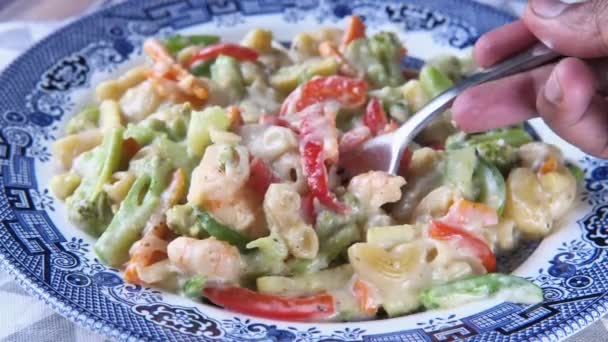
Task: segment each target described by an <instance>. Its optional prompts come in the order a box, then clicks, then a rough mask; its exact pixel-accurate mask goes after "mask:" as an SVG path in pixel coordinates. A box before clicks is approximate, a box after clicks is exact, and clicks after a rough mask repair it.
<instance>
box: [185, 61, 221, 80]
mask: <svg viewBox="0 0 608 342" xmlns="http://www.w3.org/2000/svg"><path fill="white" fill-rule="evenodd" d="M213 62H215V59H209V60H206V61H202V62H200V63H197V64H196V66H195V67H193V68H192V69H190V72H191V73H192V75H194V76H198V77H207V78H209V77H211V66H212V65H213Z"/></svg>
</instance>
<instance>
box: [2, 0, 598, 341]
mask: <svg viewBox="0 0 608 342" xmlns="http://www.w3.org/2000/svg"><path fill="white" fill-rule="evenodd" d="M352 13H356V14H359V15H361V16H363V17H364V19H365V20H366V22H367V24H368V26H369V27H370V28H371V29H372V30H380V29H391V30H394V31H398V32H401V33H402V38H403V39H404V40H405V42H406V45H407V47H408V49H409V51H410V54H411V55H412V56H413V57H415V58H410V59H409V60H408V61H406V62H407V63H410V64H411V65H414V66H416V65H419V64H420V61H421V60H424V59H425V58H428V57H430V56H433V55H435V54H437V53H440V52H451V53H465V51H466V50H467V49H469V48H470V47H471V45H472V44H473V42H474V41H475V39H476V38H477V37H479V35H480V34H482V33H484V32H485V31H487V30H489V29H491V28H493V27H496V26H499V25H501V24H504V23H506V22H508V21H510V20H511V19H512V18H511V17H510V16H508V15H506V14H503V13H500V12H497V11H495V10H493V9H490V8H488V7H484V6H482V5H479V4H476V3H474V2H472V1H468V0H409V1H390V2H389V1H371V0H368V1H359V0H325V1H323V0H208V1H205V0H159V1H149V0H138V1H132V2H128V3H125V4H122V5H118V6H115V7H110V8H108V9H106V10H103V11H102V12H99V13H96V14H94V15H92V16H89V17H86V18H84V19H82V20H79V21H78V22H75V23H74V24H72V25H70V26H68V27H66V28H64V29H62V30H60V31H59V32H57V33H56V34H54V35H52V36H51V37H49V38H48V39H45V40H44V41H42V42H41V43H39V44H37V45H36V46H35V47H34V48H33V49H31V50H30V51H28V52H27V53H26V54H24V55H23V56H22V57H21V58H19V59H18V60H17V61H16V62H15V63H13V64H12V65H11V66H10V67H8V69H6V70H5V72H4V73H2V74H1V75H0V85H1V86H0V264H1V265H2V266H3V267H4V268H5V269H7V270H8V271H9V272H10V273H11V274H12V275H13V276H14V277H15V278H17V279H18V280H19V282H20V283H21V284H22V285H23V286H24V287H25V288H27V289H28V290H29V291H30V292H31V293H32V294H34V295H36V296H37V297H38V298H40V299H42V300H44V301H45V302H47V303H48V304H49V305H51V306H52V307H53V308H54V309H56V310H57V311H59V312H60V313H62V314H63V315H65V316H66V317H68V318H70V319H71V320H73V321H75V322H78V323H80V324H82V325H85V326H87V327H89V328H91V329H94V330H96V331H100V332H102V333H104V334H107V335H108V336H111V337H114V338H119V339H129V340H140V339H141V340H160V341H166V340H177V339H179V340H184V341H186V340H220V341H369V342H371V341H444V340H454V339H459V338H465V337H470V338H471V339H472V340H473V341H498V340H501V341H502V340H556V339H561V338H564V337H565V336H568V335H571V334H573V333H574V332H576V331H578V330H580V329H582V328H583V327H585V326H587V325H589V324H591V323H592V322H593V321H595V320H597V319H599V318H600V317H601V316H602V315H603V314H604V313H605V312H606V308H607V307H608V301H607V299H606V294H607V293H606V292H607V290H608V267H607V266H608V263H607V253H606V248H607V247H608V198H607V197H608V163H606V162H602V161H599V160H595V159H592V158H589V157H587V156H585V155H584V154H582V153H581V152H579V151H578V150H576V149H574V148H572V147H570V146H568V145H567V144H565V143H564V142H563V141H561V140H559V138H557V137H556V136H555V135H553V134H552V133H551V131H549V130H548V129H547V128H546V127H545V126H544V125H543V124H542V123H540V122H534V123H532V126H533V127H534V128H535V129H536V132H537V133H538V134H539V136H540V137H541V138H542V139H544V140H547V141H550V142H554V143H556V144H559V145H560V146H562V148H563V149H564V150H565V152H566V155H567V156H568V159H570V160H571V161H578V162H579V163H580V165H581V166H582V167H583V168H584V169H585V174H586V177H585V183H584V186H583V189H582V191H581V192H580V195H579V201H578V205H577V208H576V209H575V210H573V211H572V213H571V214H570V215H569V217H567V218H566V219H564V220H563V222H562V223H561V224H560V225H559V228H558V229H556V231H555V232H554V233H553V234H552V235H551V236H549V237H548V238H546V239H544V241H542V242H541V243H540V244H530V245H529V246H527V247H528V248H522V249H521V250H528V251H529V252H530V253H524V254H522V255H518V256H519V257H517V256H516V257H511V258H509V259H508V260H509V261H510V263H503V264H505V265H507V266H508V265H509V264H510V265H512V266H513V269H514V272H515V273H516V274H518V275H521V276H525V277H528V278H530V279H532V280H534V281H535V282H536V283H538V284H539V285H541V286H542V287H543V288H544V292H545V301H544V302H543V303H541V304H538V305H534V306H524V305H517V304H511V303H503V302H499V301H486V302H481V303H477V304H475V305H469V306H467V307H464V308H460V309H458V310H450V311H433V312H428V313H420V314H415V315H410V316H407V317H401V318H394V319H387V320H381V321H370V322H358V323H357V322H351V323H323V324H319V323H310V324H308V323H290V322H277V321H270V320H264V319H259V318H254V317H247V316H241V315H239V316H236V315H235V314H233V313H230V312H227V311H223V310H220V309H217V308H215V307H210V306H206V305H202V304H196V303H193V302H191V301H188V300H186V299H183V298H180V297H178V296H175V295H172V294H169V293H163V292H160V291H158V290H154V289H148V288H142V287H140V286H136V285H129V284H125V283H124V282H123V281H122V279H121V277H120V274H119V271H118V270H115V269H111V268H108V267H106V266H104V265H102V264H101V263H100V262H99V261H98V260H97V259H96V258H95V256H94V254H93V253H92V251H91V245H92V242H93V240H92V238H91V237H89V236H87V235H85V234H84V233H82V232H81V231H78V230H76V229H74V228H73V227H72V226H71V225H70V224H69V223H68V222H67V221H66V220H65V215H64V214H65V212H64V208H63V205H62V204H60V203H57V202H56V201H55V200H54V199H53V197H52V196H51V195H50V194H49V190H48V181H49V179H50V177H51V175H52V173H53V164H52V162H51V160H50V159H51V157H50V153H49V149H50V148H49V146H50V144H51V143H52V141H53V140H54V139H56V138H57V137H58V136H59V135H61V131H62V127H63V125H64V123H65V122H66V119H67V118H68V117H69V116H70V115H71V114H72V113H74V112H75V111H76V110H77V109H79V108H81V107H83V106H84V105H86V103H87V102H88V101H90V100H91V98H90V96H91V87H92V86H93V85H94V84H96V83H97V82H98V81H99V80H102V79H105V78H108V77H110V76H112V75H114V76H115V75H116V74H117V73H120V72H121V71H122V70H125V69H126V68H128V67H129V64H132V63H133V59H137V58H138V56H140V54H141V48H140V47H141V43H142V41H143V39H144V38H146V37H148V36H152V35H167V34H169V33H171V32H174V31H176V30H180V31H191V32H202V31H203V32H213V33H217V32H221V34H222V36H224V37H225V38H226V39H228V40H236V39H239V38H240V37H242V36H243V34H244V33H245V32H246V31H247V30H248V29H249V28H251V27H256V26H258V27H267V28H270V29H272V30H274V31H275V32H276V33H277V34H278V38H279V39H281V40H289V38H291V37H292V36H293V35H294V34H295V33H296V32H297V31H300V30H303V29H312V28H314V27H317V26H319V25H342V24H343V19H344V18H345V17H346V16H348V15H350V14H352ZM526 257H527V258H526ZM522 261H523V262H522Z"/></svg>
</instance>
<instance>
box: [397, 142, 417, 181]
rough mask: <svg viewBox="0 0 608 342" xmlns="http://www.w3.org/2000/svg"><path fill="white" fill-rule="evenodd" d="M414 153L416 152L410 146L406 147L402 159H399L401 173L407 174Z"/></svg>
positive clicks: (402, 174) (399, 172)
mask: <svg viewBox="0 0 608 342" xmlns="http://www.w3.org/2000/svg"><path fill="white" fill-rule="evenodd" d="M413 154H414V153H413V152H412V150H410V149H409V148H406V149H405V151H403V155H401V161H399V171H398V172H397V173H398V174H399V175H401V176H404V175H405V173H406V172H407V169H408V168H409V167H410V163H411V162H412V155H413Z"/></svg>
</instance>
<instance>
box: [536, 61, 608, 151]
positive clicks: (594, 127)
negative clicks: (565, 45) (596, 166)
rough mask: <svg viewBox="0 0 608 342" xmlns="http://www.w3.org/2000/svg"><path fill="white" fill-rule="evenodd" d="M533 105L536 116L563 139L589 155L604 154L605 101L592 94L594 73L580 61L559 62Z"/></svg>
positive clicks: (606, 146)
mask: <svg viewBox="0 0 608 342" xmlns="http://www.w3.org/2000/svg"><path fill="white" fill-rule="evenodd" d="M564 85H566V86H567V87H564ZM536 104H537V108H538V111H539V114H540V116H541V117H542V118H543V119H544V121H545V122H546V123H547V124H548V125H549V126H550V127H551V128H552V129H553V130H554V131H555V133H557V134H558V135H559V136H561V137H562V138H563V139H565V140H566V141H568V142H570V143H572V144H573V145H576V146H578V147H579V148H580V149H581V150H583V151H585V152H587V153H589V154H592V155H595V156H597V157H601V158H606V157H608V134H607V133H608V102H606V100H605V99H604V98H603V97H602V96H600V95H598V94H596V82H595V76H594V73H593V71H592V70H591V69H590V68H589V67H588V66H587V65H586V64H585V63H584V62H583V61H581V60H578V59H575V58H566V59H564V60H562V61H560V62H559V63H558V65H557V66H556V67H555V68H554V70H553V71H552V73H551V75H550V76H549V78H548V80H547V82H546V84H545V86H544V87H543V88H542V89H541V91H539V93H538V98H537V103H536Z"/></svg>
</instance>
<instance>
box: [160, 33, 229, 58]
mask: <svg viewBox="0 0 608 342" xmlns="http://www.w3.org/2000/svg"><path fill="white" fill-rule="evenodd" d="M219 41H220V37H219V36H213V35H203V34H199V35H191V36H182V35H179V34H178V35H175V36H171V37H169V38H167V40H166V41H165V47H166V48H167V50H169V52H170V53H171V54H176V53H178V52H180V51H181V50H182V49H183V48H185V47H188V46H190V45H198V46H207V45H211V44H215V43H217V42H219Z"/></svg>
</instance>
